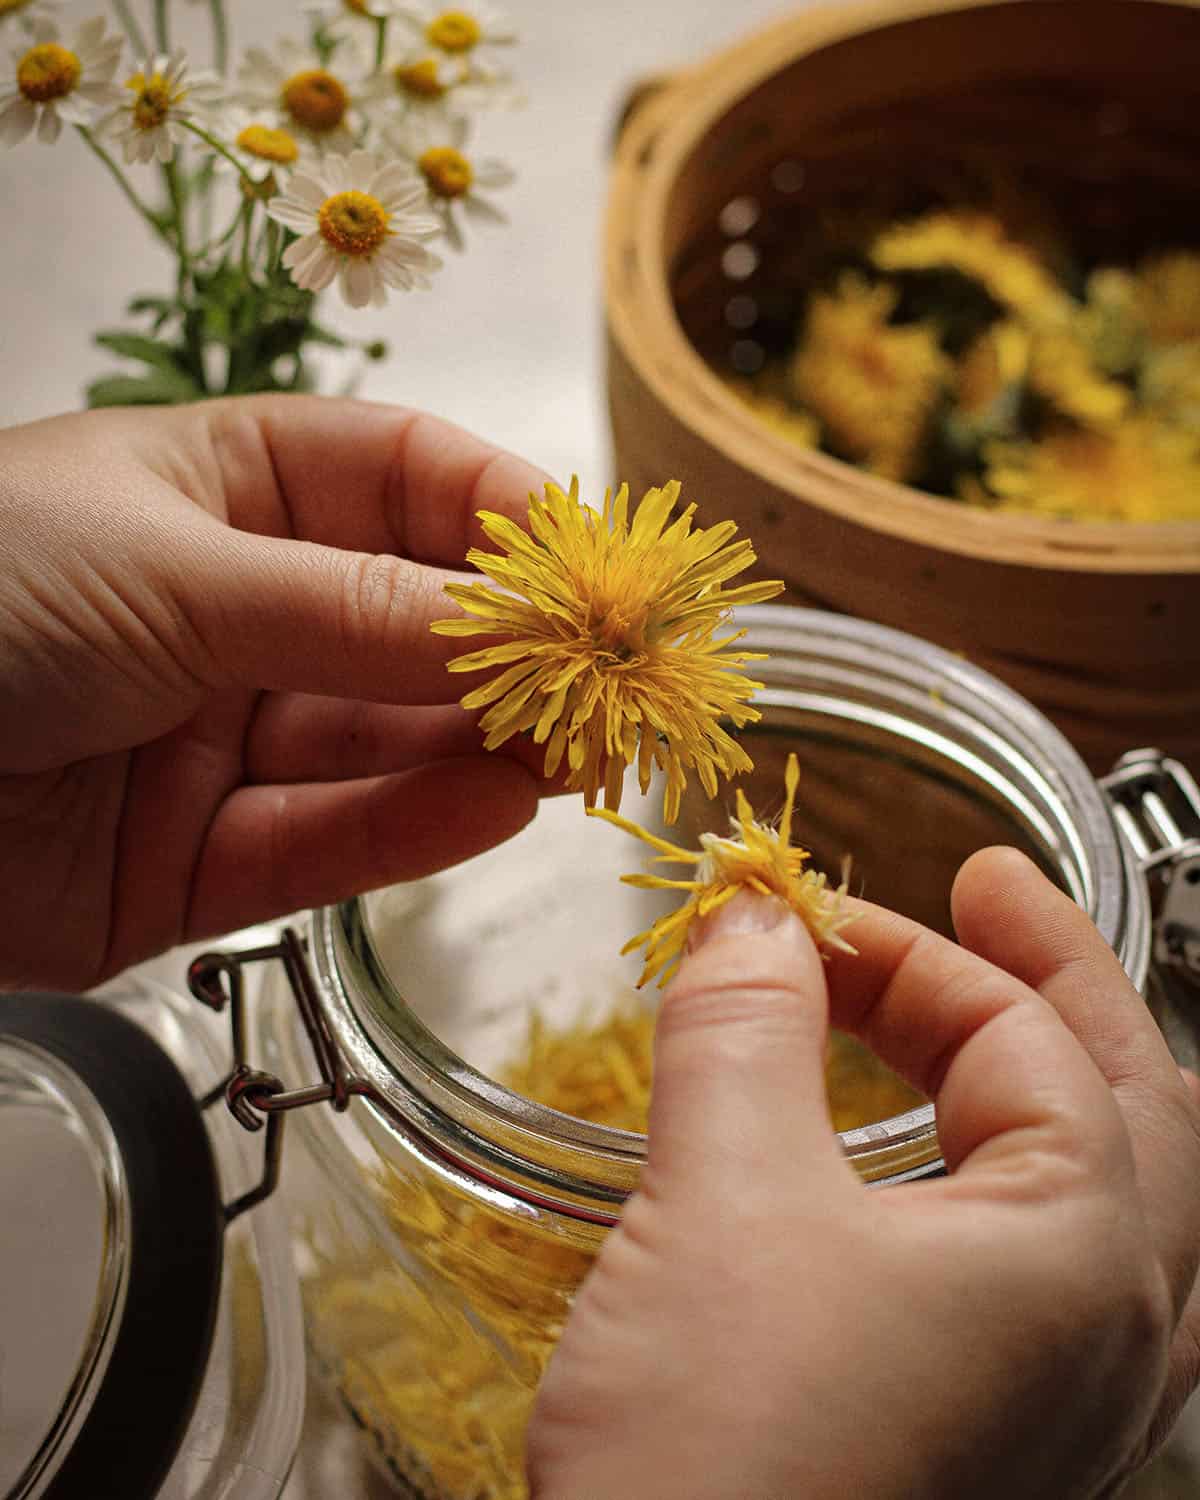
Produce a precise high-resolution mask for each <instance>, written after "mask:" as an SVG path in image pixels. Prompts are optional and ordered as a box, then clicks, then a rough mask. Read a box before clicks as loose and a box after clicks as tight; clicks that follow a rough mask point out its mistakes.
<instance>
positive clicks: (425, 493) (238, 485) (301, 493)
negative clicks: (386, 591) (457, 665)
mask: <svg viewBox="0 0 1200 1500" xmlns="http://www.w3.org/2000/svg"><path fill="white" fill-rule="evenodd" d="M178 420H179V421H180V422H181V423H193V424H195V423H199V424H201V426H202V428H203V434H202V435H203V436H204V438H205V439H206V444H207V447H208V450H209V451H210V452H211V455H212V462H211V464H210V465H209V466H208V467H207V468H206V469H203V470H200V471H199V472H198V476H197V477H198V479H199V482H200V483H201V484H203V485H204V486H205V487H206V488H207V489H208V491H209V495H208V497H207V498H208V499H210V500H214V501H216V502H217V504H218V505H219V506H222V507H223V511H224V516H225V519H227V520H228V521H229V522H230V524H231V525H233V526H236V527H237V528H238V529H239V530H242V531H253V532H257V533H259V534H261V535H264V536H276V537H294V538H296V539H298V540H302V541H308V542H318V543H320V544H322V545H324V546H330V547H340V548H345V549H348V550H350V551H354V552H376V553H391V554H393V555H395V556H398V557H407V558H412V559H413V560H414V561H418V562H429V563H436V564H441V565H443V566H449V567H461V566H462V564H463V560H464V559H465V557H466V554H467V551H468V549H469V548H471V547H475V546H480V545H482V544H483V543H484V541H485V538H484V535H483V531H482V529H481V527H480V525H479V521H478V519H477V513H478V512H479V511H481V510H491V511H497V512H499V513H500V514H501V515H504V516H507V517H509V518H510V519H511V520H514V521H516V522H518V523H519V524H523V523H524V521H525V519H526V517H527V515H528V511H529V496H530V494H531V493H532V494H536V495H541V493H542V490H543V487H544V485H545V483H546V480H547V479H548V477H549V476H548V475H547V474H545V473H544V472H543V471H542V470H541V469H539V468H537V467H536V466H535V465H533V464H530V463H526V462H525V460H524V459H521V458H518V457H516V456H515V455H514V454H511V453H506V452H505V451H504V450H503V449H502V448H498V447H496V446H495V445H494V444H492V443H488V442H485V441H484V440H483V439H482V438H478V437H475V436H474V435H473V434H472V433H469V432H466V431H465V430H464V429H463V428H461V427H456V426H454V424H453V423H451V422H446V421H443V420H442V419H441V418H439V417H435V416H431V415H430V414H429V413H427V412H421V411H414V410H411V409H409V408H405V407H396V406H384V405H378V404H373V403H368V402H365V401H354V400H348V399H340V398H331V397H321V396H289V395H278V396H276V395H270V396H255V397H249V398H246V397H243V398H239V399H238V400H236V401H211V402H207V403H205V404H203V405H201V406H195V407H187V408H181V409H180V410H179V414H178ZM188 437H189V439H194V438H195V437H196V433H195V431H194V430H193V431H190V432H189V433H188ZM190 446H193V447H194V446H195V444H194V443H192V444H190ZM210 508H211V507H210ZM454 612H455V611H454V610H453V608H452V609H451V610H450V613H454Z"/></svg>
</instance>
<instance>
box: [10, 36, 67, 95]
mask: <svg viewBox="0 0 1200 1500" xmlns="http://www.w3.org/2000/svg"><path fill="white" fill-rule="evenodd" d="M82 72H83V68H82V66H81V64H80V61H79V59H78V58H77V57H76V56H75V54H74V53H73V52H69V51H68V50H67V49H66V47H60V46H59V44H58V43H57V42H40V43H39V44H38V45H37V46H36V47H31V48H30V49H29V51H28V52H27V53H26V54H25V56H24V57H23V58H22V59H21V61H20V62H19V63H18V64H17V87H18V88H19V89H20V90H21V92H22V94H24V95H25V97H26V99H28V100H29V102H30V103H31V104H45V103H47V102H48V101H49V100H51V99H61V98H63V97H64V95H66V94H69V93H70V92H71V90H72V89H73V88H74V87H75V85H76V84H77V83H78V82H79V77H80V74H81V73H82Z"/></svg>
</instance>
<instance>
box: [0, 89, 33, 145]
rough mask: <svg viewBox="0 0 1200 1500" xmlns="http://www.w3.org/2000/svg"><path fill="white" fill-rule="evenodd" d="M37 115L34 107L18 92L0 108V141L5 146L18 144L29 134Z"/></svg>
mask: <svg viewBox="0 0 1200 1500" xmlns="http://www.w3.org/2000/svg"><path fill="white" fill-rule="evenodd" d="M37 117H38V112H37V109H36V107H35V106H34V105H32V104H30V102H29V100H28V99H23V98H22V97H21V96H20V95H19V94H18V95H17V96H16V97H15V98H14V99H11V100H10V101H9V103H8V104H6V105H5V106H4V107H3V109H0V141H2V142H3V143H4V145H6V146H16V145H18V144H19V143H20V142H21V141H23V140H25V139H26V138H27V137H28V136H29V135H30V133H31V132H32V130H33V128H34V126H35V125H36V124H37Z"/></svg>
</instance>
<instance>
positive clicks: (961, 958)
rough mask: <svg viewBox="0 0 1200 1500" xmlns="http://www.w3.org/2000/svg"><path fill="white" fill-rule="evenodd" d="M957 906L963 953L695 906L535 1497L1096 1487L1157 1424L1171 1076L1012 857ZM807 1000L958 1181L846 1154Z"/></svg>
mask: <svg viewBox="0 0 1200 1500" xmlns="http://www.w3.org/2000/svg"><path fill="white" fill-rule="evenodd" d="M953 909H954V920H955V926H956V931H957V933H958V936H959V939H960V942H961V943H962V945H963V946H962V947H957V946H955V945H954V944H953V943H951V942H948V941H947V940H945V939H943V938H940V937H938V936H936V935H934V934H933V933H930V932H928V931H926V930H924V929H922V928H920V927H918V926H916V925H915V924H913V923H911V922H909V921H907V920H905V919H903V918H901V917H898V916H895V915H893V914H891V913H888V912H885V911H882V910H880V909H879V908H874V907H870V906H868V905H866V904H865V903H862V904H861V905H860V907H859V911H860V916H859V919H858V920H857V921H856V922H855V923H854V925H853V926H852V928H851V929H849V932H848V936H849V937H850V938H851V940H852V941H853V942H854V943H855V945H856V946H857V947H858V948H859V950H860V951H859V956H858V957H845V956H842V955H839V954H833V955H832V956H831V957H830V959H829V960H828V962H827V963H826V964H822V962H821V960H820V959H819V958H818V956H817V953H816V951H815V950H814V948H813V945H812V942H811V940H810V939H809V938H808V935H807V933H806V932H805V930H804V929H803V927H802V926H801V925H800V923H799V922H797V921H796V920H795V919H794V918H793V917H792V916H791V915H790V914H786V915H785V912H784V908H782V907H781V906H779V905H778V904H777V903H775V902H773V901H764V900H762V899H761V898H757V897H751V896H739V897H738V898H737V899H736V900H735V901H734V902H732V903H731V904H730V905H729V906H728V907H726V908H725V909H724V912H723V913H722V914H718V916H717V917H716V918H714V919H710V924H711V925H710V926H709V927H708V930H707V932H706V933H705V934H704V935H703V938H702V942H701V944H700V946H699V947H697V948H696V949H695V950H694V951H693V952H692V953H691V954H690V955H689V956H688V957H687V958H686V959H685V961H684V964H683V966H682V967H681V969H680V972H679V975H678V976H677V978H676V980H675V981H674V983H673V984H672V986H671V987H670V989H669V991H668V992H667V995H666V998H665V1001H664V1007H663V1012H662V1016H661V1019H660V1022H659V1031H658V1041H657V1053H656V1076H655V1084H654V1094H653V1101H652V1105H651V1116H650V1127H649V1160H648V1163H647V1166H646V1169H645V1173H644V1176H643V1179H642V1183H641V1186H640V1188H639V1190H638V1192H637V1193H636V1194H635V1195H634V1196H633V1197H632V1198H631V1199H630V1201H629V1202H628V1204H627V1205H626V1208H625V1211H624V1214H623V1217H622V1221H621V1224H620V1225H619V1227H618V1228H617V1229H615V1230H614V1231H613V1232H612V1234H611V1235H610V1236H609V1238H608V1240H607V1241H606V1242H605V1245H604V1248H603V1250H602V1252H601V1254H600V1256H599V1258H598V1260H597V1262H596V1265H595V1267H594V1269H593V1271H592V1272H591V1274H590V1276H589V1278H588V1279H587V1281H586V1282H585V1283H584V1286H583V1288H582V1290H581V1292H580V1295H579V1297H578V1299H577V1302H576V1305H575V1308H574V1310H573V1312H572V1315H571V1318H570V1320H569V1321H568V1324H567V1328H566V1332H565V1335H564V1337H563V1339H562V1342H561V1344H560V1346H559V1348H558V1350H557V1351H556V1353H555V1354H554V1356H553V1358H552V1360H551V1362H550V1366H549V1369H548V1371H547V1374H546V1378H545V1381H544V1383H543V1386H542V1390H541V1392H540V1395H539V1400H538V1404H537V1407H536V1410H535V1415H534V1419H533V1421H532V1424H531V1426H530V1431H529V1439H528V1455H529V1472H530V1480H531V1486H532V1493H533V1495H534V1497H535V1500H602V1497H603V1500H608V1497H615V1496H620V1497H621V1500H684V1497H686V1500H718V1497H719V1500H799V1497H804V1500H827V1497H828V1500H835V1497H836V1500H916V1497H919V1500H963V1497H965V1496H970V1497H971V1500H993V1497H994V1500H1001V1497H1003V1500H1013V1497H1015V1496H1020V1497H1021V1500H1097V1497H1102V1496H1110V1495H1113V1494H1115V1493H1116V1492H1117V1490H1118V1489H1119V1488H1120V1486H1121V1484H1122V1483H1123V1480H1124V1479H1125V1478H1126V1477H1128V1475H1129V1474H1130V1473H1131V1472H1132V1470H1133V1469H1135V1468H1136V1467H1138V1466H1139V1465H1140V1464H1141V1463H1142V1462H1143V1461H1144V1460H1145V1459H1146V1458H1147V1457H1148V1456H1149V1455H1150V1453H1151V1452H1152V1451H1153V1449H1154V1448H1155V1446H1156V1445H1157V1444H1158V1442H1159V1441H1160V1440H1161V1438H1162V1437H1163V1435H1164V1434H1165V1433H1166V1432H1167V1431H1168V1430H1169V1428H1170V1426H1171V1425H1172V1423H1173V1422H1174V1419H1175V1417H1176V1415H1177V1414H1178V1411H1179V1409H1180V1407H1181V1406H1182V1404H1183V1401H1184V1400H1185V1398H1186V1396H1187V1395H1188V1393H1189V1392H1190V1391H1191V1390H1192V1388H1193V1387H1194V1385H1195V1384H1196V1381H1197V1376H1198V1373H1200V1367H1198V1358H1197V1339H1198V1334H1200V1297H1198V1294H1197V1292H1196V1289H1195V1283H1196V1271H1197V1259H1198V1255H1200V1136H1198V1124H1197V1120H1198V1112H1197V1105H1196V1100H1195V1089H1194V1084H1195V1080H1192V1081H1191V1082H1190V1083H1189V1082H1188V1081H1187V1080H1185V1078H1184V1076H1183V1075H1181V1073H1180V1071H1179V1069H1178V1068H1177V1067H1176V1066H1175V1064H1174V1062H1173V1061H1172V1059H1171V1056H1170V1054H1169V1052H1168V1051H1167V1049H1166V1046H1165V1044H1164V1043H1163V1041H1162V1039H1161V1037H1160V1035H1159V1033H1158V1031H1157V1029H1156V1027H1155V1026H1154V1024H1153V1021H1152V1020H1151V1018H1150V1016H1149V1014H1148V1012H1147V1010H1146V1007H1145V1005H1144V1003H1143V1002H1142V1000H1141V998H1140V997H1139V996H1138V994H1137V993H1136V991H1135V990H1134V989H1133V987H1132V986H1131V985H1130V983H1129V982H1128V980H1127V979H1126V977H1125V975H1124V973H1123V971H1122V970H1121V968H1120V965H1119V964H1118V962H1117V960H1116V959H1115V957H1114V956H1113V954H1112V952H1111V951H1110V950H1109V949H1108V947H1107V946H1106V944H1105V943H1104V942H1103V940H1102V939H1101V938H1100V936H1099V934H1098V933H1097V932H1096V930H1095V929H1094V927H1093V926H1092V924H1091V923H1090V922H1089V921H1088V919H1087V917H1086V916H1085V915H1084V914H1083V913H1082V912H1081V911H1080V910H1079V908H1078V907H1076V906H1075V905H1074V903H1073V902H1072V901H1070V900H1069V898H1068V897H1066V896H1065V895H1063V894H1061V893H1060V892H1059V891H1057V890H1056V889H1055V888H1054V887H1053V886H1051V885H1050V883H1049V882H1048V881H1047V880H1046V879H1045V878H1044V877H1043V876H1042V875H1041V874H1040V873H1039V872H1038V871H1037V870H1036V869H1035V867H1034V866H1033V865H1032V864H1031V863H1030V862H1029V861H1028V860H1027V859H1025V858H1024V856H1022V855H1019V854H1017V853H1015V852H1014V851H1012V850H989V851H986V852H984V853H982V854H979V855H976V856H974V857H973V858H972V859H971V860H969V861H968V862H967V864H966V865H965V866H964V867H963V870H962V871H961V872H960V875H959V878H958V881H957V883H956V886H955V889H954V901H953ZM771 922H775V924H776V925H773V926H770V927H769V928H768V924H769V923H771ZM760 929H766V930H760ZM827 991H828V1002H829V1003H828V1005H827V1003H826V992H827ZM827 1010H831V1013H832V1020H833V1022H834V1024H836V1025H838V1026H840V1027H841V1028H843V1029H844V1030H847V1031H851V1032H854V1033H855V1034H857V1035H858V1036H860V1037H861V1038H862V1039H863V1040H864V1041H866V1042H867V1043H868V1044H869V1045H870V1046H871V1047H872V1048H873V1050H875V1051H876V1052H877V1053H878V1054H879V1055H880V1056H882V1057H883V1058H884V1059H885V1060H886V1061H888V1062H889V1063H890V1064H891V1065H892V1066H893V1067H895V1068H896V1069H897V1070H898V1071H900V1072H901V1073H903V1074H904V1075H905V1076H906V1077H907V1078H909V1079H910V1080H911V1081H912V1082H913V1083H914V1084H916V1085H917V1086H918V1087H919V1088H921V1089H922V1090H923V1091H924V1092H926V1093H927V1094H929V1095H930V1096H932V1097H933V1098H934V1099H935V1102H936V1105H937V1113H938V1128H939V1135H940V1140H941V1145H942V1149H943V1152H944V1154H945V1157H946V1160H947V1164H948V1167H949V1169H950V1175H949V1176H947V1177H945V1178H942V1179H938V1180H933V1181H926V1182H920V1183H914V1184H909V1185H906V1186H898V1187H894V1188H889V1189H886V1190H884V1191H879V1192H872V1191H868V1190H866V1189H865V1188H864V1187H863V1186H862V1184H861V1183H860V1182H859V1181H858V1180H857V1178H856V1177H855V1176H854V1175H853V1173H852V1172H851V1169H850V1168H849V1166H848V1164H847V1163H846V1161H845V1159H844V1158H843V1156H842V1154H841V1152H840V1150H839V1149H838V1146H837V1141H836V1138H835V1137H834V1135H833V1133H832V1131H831V1128H830V1125H829V1122H828V1116H827V1113H826V1106H825V1098H824V1083H823V1077H822V1063H823V1056H824V1047H825V1038H826V1019H827Z"/></svg>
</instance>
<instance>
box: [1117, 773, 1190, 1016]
mask: <svg viewBox="0 0 1200 1500" xmlns="http://www.w3.org/2000/svg"><path fill="white" fill-rule="evenodd" d="M1100 785H1101V786H1102V787H1103V788H1104V790H1105V791H1106V792H1107V793H1108V796H1109V800H1110V802H1111V804H1112V808H1113V816H1114V817H1115V818H1116V820H1117V822H1118V823H1119V824H1120V826H1121V828H1122V830H1123V831H1124V833H1125V834H1126V836H1127V837H1128V839H1129V842H1130V844H1131V845H1132V846H1133V850H1134V852H1135V853H1136V855H1137V857H1138V860H1139V862H1140V864H1141V867H1142V869H1143V871H1145V873H1146V874H1147V876H1155V877H1157V878H1158V879H1159V881H1160V882H1161V885H1162V900H1161V903H1160V906H1159V912H1158V919H1157V922H1156V923H1155V934H1154V961H1155V963H1156V964H1157V965H1158V966H1159V967H1160V969H1162V970H1163V971H1166V972H1170V973H1172V974H1175V975H1178V976H1179V977H1181V978H1183V979H1186V980H1188V981H1190V983H1191V984H1192V985H1193V986H1200V787H1198V786H1197V784H1196V781H1195V778H1194V777H1193V776H1192V775H1191V773H1190V772H1189V771H1188V770H1187V768H1186V767H1185V766H1184V765H1183V764H1182V762H1180V761H1177V760H1173V759H1172V758H1171V757H1170V756H1168V755H1164V754H1163V752H1162V751H1161V750H1131V751H1129V753H1128V754H1127V755H1123V756H1122V757H1121V759H1120V760H1119V761H1118V762H1117V764H1116V765H1115V766H1114V767H1113V770H1112V772H1111V774H1110V775H1108V776H1106V777H1105V778H1104V779H1103V780H1102V781H1101V783H1100Z"/></svg>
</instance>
